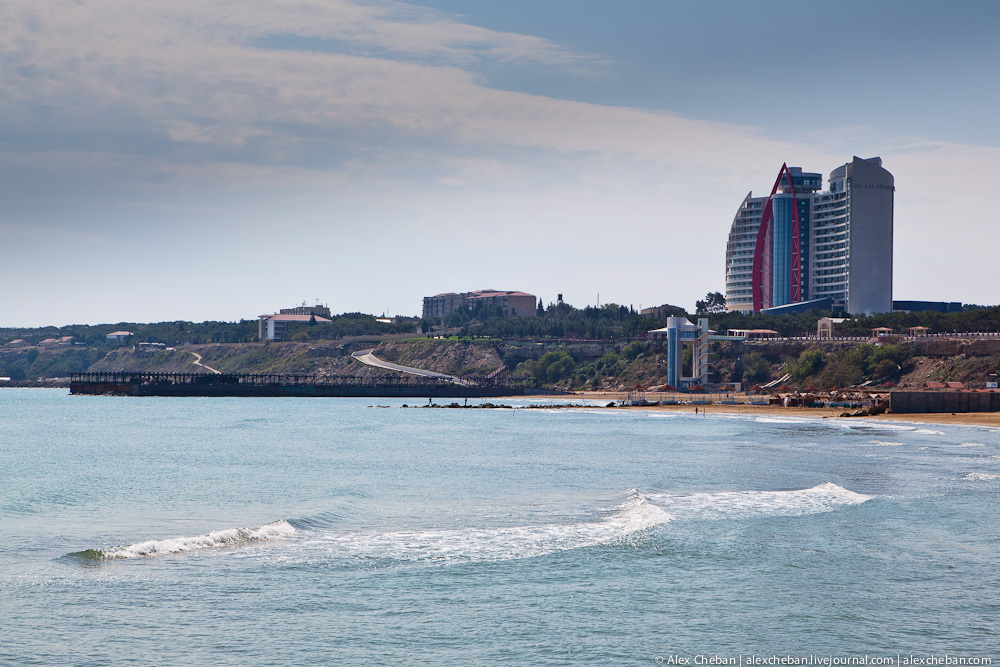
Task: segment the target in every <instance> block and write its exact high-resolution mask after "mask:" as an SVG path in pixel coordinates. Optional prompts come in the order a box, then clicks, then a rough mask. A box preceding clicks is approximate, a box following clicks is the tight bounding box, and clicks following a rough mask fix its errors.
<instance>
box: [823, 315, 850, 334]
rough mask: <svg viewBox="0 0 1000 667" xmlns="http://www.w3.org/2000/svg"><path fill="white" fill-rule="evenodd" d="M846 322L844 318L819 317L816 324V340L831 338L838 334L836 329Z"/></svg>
mask: <svg viewBox="0 0 1000 667" xmlns="http://www.w3.org/2000/svg"><path fill="white" fill-rule="evenodd" d="M846 321H847V318H846V317H821V318H819V321H818V322H816V336H817V337H818V338H833V337H834V336H836V335H837V334H839V333H840V332H839V331H837V327H838V326H840V325H841V324H843V323H844V322H846Z"/></svg>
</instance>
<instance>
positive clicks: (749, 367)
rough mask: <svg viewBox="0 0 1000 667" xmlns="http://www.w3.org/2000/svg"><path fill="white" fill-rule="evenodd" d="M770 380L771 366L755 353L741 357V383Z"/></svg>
mask: <svg viewBox="0 0 1000 667" xmlns="http://www.w3.org/2000/svg"><path fill="white" fill-rule="evenodd" d="M770 378H771V364H770V363H768V361H767V359H765V358H764V357H762V356H761V355H760V354H758V353H757V352H751V353H750V354H748V355H746V356H745V357H743V382H764V381H766V380H769V379H770Z"/></svg>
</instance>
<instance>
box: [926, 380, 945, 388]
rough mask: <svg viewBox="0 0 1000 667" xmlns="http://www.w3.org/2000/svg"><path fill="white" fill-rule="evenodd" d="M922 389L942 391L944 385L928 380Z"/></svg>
mask: <svg viewBox="0 0 1000 667" xmlns="http://www.w3.org/2000/svg"><path fill="white" fill-rule="evenodd" d="M924 389H944V385H943V384H941V383H940V382H935V381H934V380H928V381H927V382H925V383H924Z"/></svg>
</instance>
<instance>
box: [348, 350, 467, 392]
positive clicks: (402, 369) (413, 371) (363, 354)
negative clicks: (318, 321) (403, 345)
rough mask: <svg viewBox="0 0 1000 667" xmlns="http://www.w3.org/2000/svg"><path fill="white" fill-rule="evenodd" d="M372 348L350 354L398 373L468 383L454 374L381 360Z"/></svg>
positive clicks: (371, 364)
mask: <svg viewBox="0 0 1000 667" xmlns="http://www.w3.org/2000/svg"><path fill="white" fill-rule="evenodd" d="M372 352H374V349H372V350H359V351H357V352H352V353H351V356H352V357H354V358H355V359H357V360H358V361H360V362H361V363H363V364H366V365H368V366H375V367H376V368H384V369H386V370H389V371H397V372H399V373H409V374H410V375H419V376H421V377H425V378H443V379H445V380H451V381H452V382H454V383H455V384H460V385H463V386H466V385H468V384H469V382H468V381H467V380H462V379H461V378H457V377H455V376H454V375H446V374H444V373H436V372H434V371H428V370H424V369H422V368H413V367H412V366H403V365H401V364H394V363H392V362H391V361H383V360H382V359H379V358H378V357H376V356H375V355H374V354H372Z"/></svg>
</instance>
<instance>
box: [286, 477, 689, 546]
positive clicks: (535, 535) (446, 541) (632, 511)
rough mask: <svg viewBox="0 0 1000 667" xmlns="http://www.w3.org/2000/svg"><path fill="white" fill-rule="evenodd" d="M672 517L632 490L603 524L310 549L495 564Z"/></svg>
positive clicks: (609, 539) (371, 539) (424, 534)
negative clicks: (331, 549) (332, 549)
mask: <svg viewBox="0 0 1000 667" xmlns="http://www.w3.org/2000/svg"><path fill="white" fill-rule="evenodd" d="M671 518H672V517H671V516H670V515H669V514H668V513H667V512H665V511H664V510H663V509H662V508H660V507H657V506H656V505H653V504H652V503H650V502H648V501H647V500H646V499H645V498H644V497H643V496H642V494H640V493H638V492H637V491H635V490H633V491H632V492H631V493H630V494H629V497H628V499H627V500H626V501H625V502H624V503H622V504H621V505H619V506H618V507H616V508H614V509H613V510H612V511H611V512H610V513H609V515H608V516H607V517H605V518H604V519H603V520H600V521H592V522H581V523H548V524H540V525H527V526H508V527H495V528H466V529H459V528H449V529H440V530H413V531H394V532H376V531H364V532H355V533H327V534H324V535H320V536H318V537H317V538H315V539H314V540H310V543H309V544H303V545H301V546H302V548H304V549H306V550H308V549H310V548H319V549H322V550H323V551H329V549H330V548H331V547H332V548H334V550H335V551H337V552H341V553H344V554H346V555H349V556H352V557H355V558H363V559H390V560H396V561H411V562H431V563H438V564H452V563H461V562H496V561H505V560H514V559H519V558H531V557H535V556H543V555H545V554H550V553H554V552H557V551H567V550H570V549H579V548H581V547H590V546H598V545H602V544H617V543H619V542H621V541H623V540H627V539H629V537H630V536H633V535H634V534H636V533H638V532H640V531H644V530H647V529H649V528H652V527H654V526H657V525H660V524H664V523H667V522H669V521H670V520H671Z"/></svg>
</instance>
